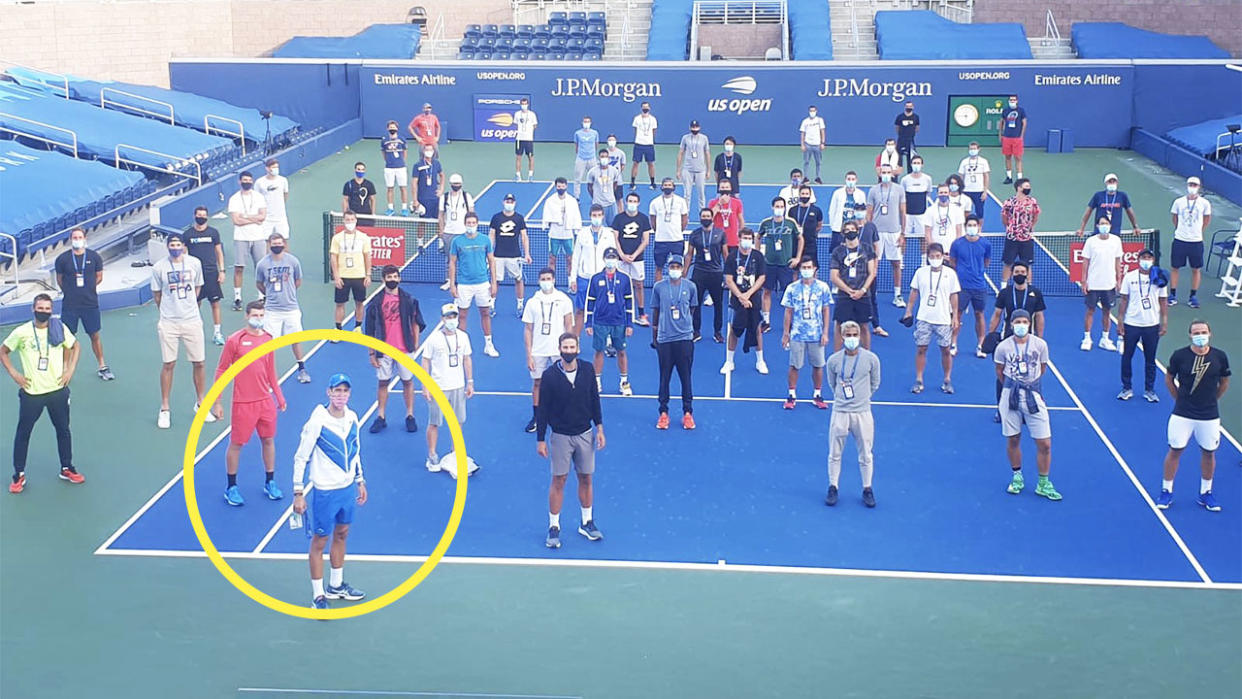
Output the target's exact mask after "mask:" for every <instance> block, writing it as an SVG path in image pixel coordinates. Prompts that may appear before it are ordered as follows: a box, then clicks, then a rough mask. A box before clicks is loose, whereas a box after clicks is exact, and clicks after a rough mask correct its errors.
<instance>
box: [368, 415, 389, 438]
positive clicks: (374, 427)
mask: <svg viewBox="0 0 1242 699" xmlns="http://www.w3.org/2000/svg"><path fill="white" fill-rule="evenodd" d="M385 427H388V421H387V420H385V419H384V418H383V417H382V416H377V417H376V418H375V419H374V420H372V421H371V427H370V432H371V434H376V433H378V432H380V431H381V430H383V429H384V428H385Z"/></svg>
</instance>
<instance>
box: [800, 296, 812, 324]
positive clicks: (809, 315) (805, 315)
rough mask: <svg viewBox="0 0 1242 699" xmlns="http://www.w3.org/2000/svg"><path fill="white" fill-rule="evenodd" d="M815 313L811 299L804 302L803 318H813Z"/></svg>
mask: <svg viewBox="0 0 1242 699" xmlns="http://www.w3.org/2000/svg"><path fill="white" fill-rule="evenodd" d="M813 317H814V314H813V313H811V303H810V302H809V301H807V302H805V303H803V304H802V320H811V319H812V318H813Z"/></svg>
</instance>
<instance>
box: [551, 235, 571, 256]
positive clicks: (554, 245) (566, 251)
mask: <svg viewBox="0 0 1242 699" xmlns="http://www.w3.org/2000/svg"><path fill="white" fill-rule="evenodd" d="M548 254H549V255H572V254H574V239H573V238H549V239H548Z"/></svg>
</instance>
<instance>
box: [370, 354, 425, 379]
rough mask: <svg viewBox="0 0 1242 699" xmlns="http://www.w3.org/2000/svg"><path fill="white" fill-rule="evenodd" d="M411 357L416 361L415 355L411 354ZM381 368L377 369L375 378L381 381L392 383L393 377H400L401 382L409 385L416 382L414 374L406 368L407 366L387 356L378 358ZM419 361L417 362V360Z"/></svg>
mask: <svg viewBox="0 0 1242 699" xmlns="http://www.w3.org/2000/svg"><path fill="white" fill-rule="evenodd" d="M409 357H410V358H411V359H414V354H413V353H410V355H409ZM378 359H379V367H377V368H376V369H375V378H376V379H378V380H379V381H383V382H388V381H392V377H393V376H400V377H401V380H402V381H404V382H406V383H409V382H410V381H413V380H414V372H412V371H410V370H409V369H406V368H405V365H404V364H402V363H401V362H398V361H397V360H395V359H393V358H392V357H389V356H388V355H386V354H381V355H379V357H378ZM415 361H417V360H415Z"/></svg>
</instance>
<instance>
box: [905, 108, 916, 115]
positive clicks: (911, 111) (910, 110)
mask: <svg viewBox="0 0 1242 699" xmlns="http://www.w3.org/2000/svg"><path fill="white" fill-rule="evenodd" d="M913 113H914V110H913V109H907V110H906V114H913Z"/></svg>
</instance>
